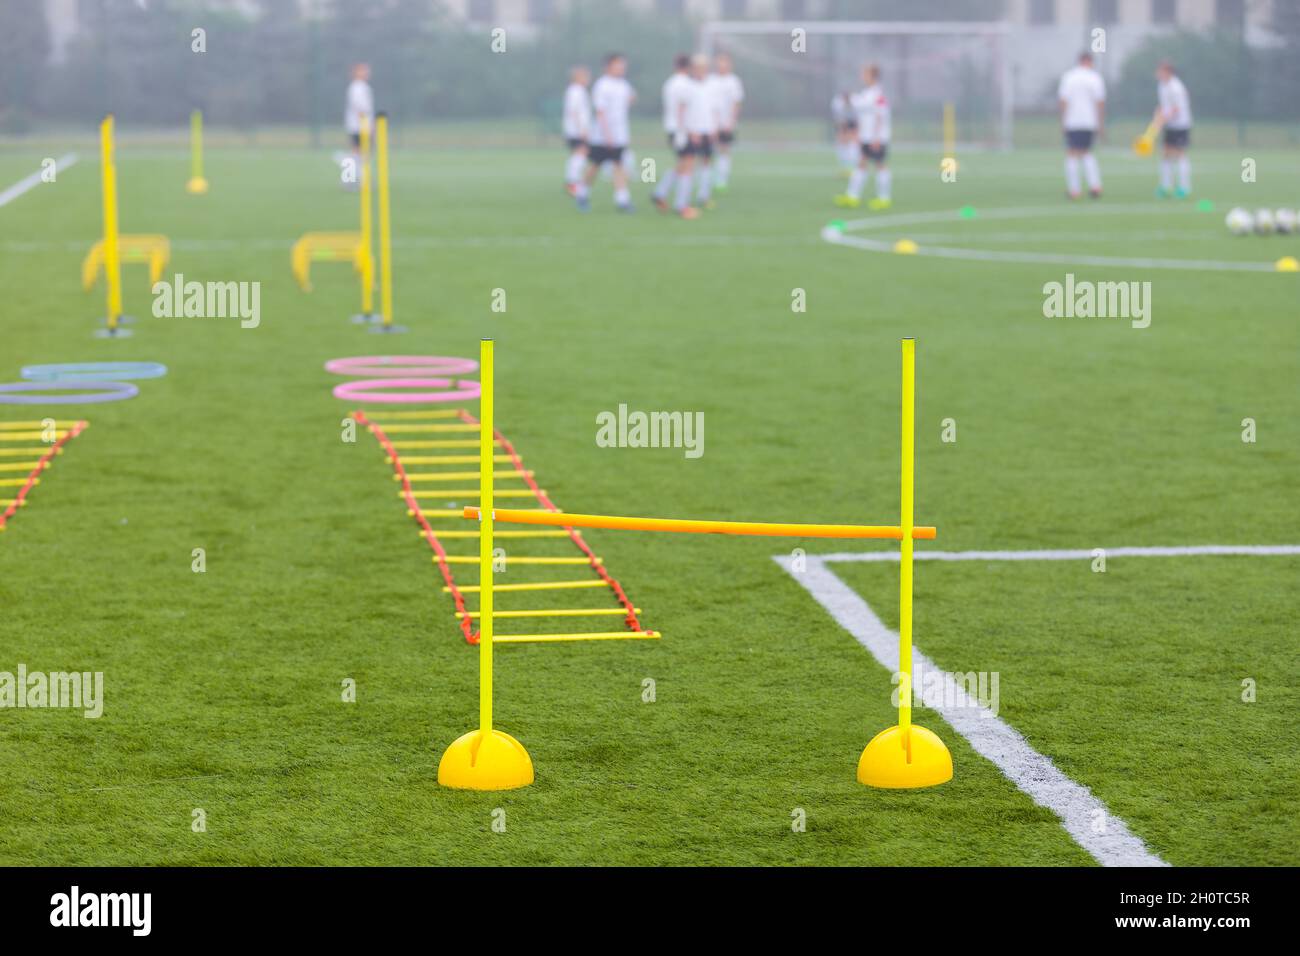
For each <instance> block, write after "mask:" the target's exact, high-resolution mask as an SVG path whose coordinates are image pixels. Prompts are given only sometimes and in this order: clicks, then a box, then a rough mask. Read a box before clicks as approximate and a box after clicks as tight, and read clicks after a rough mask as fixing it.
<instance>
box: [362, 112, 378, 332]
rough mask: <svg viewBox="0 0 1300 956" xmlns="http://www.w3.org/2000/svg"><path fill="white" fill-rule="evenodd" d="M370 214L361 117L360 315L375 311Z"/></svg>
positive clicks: (366, 135)
mask: <svg viewBox="0 0 1300 956" xmlns="http://www.w3.org/2000/svg"><path fill="white" fill-rule="evenodd" d="M370 220H371V215H370V119H369V118H368V117H365V116H363V117H362V118H361V315H362V317H363V318H365V319H367V320H369V319H370V318H371V317H373V315H374V313H375V246H374V239H373V237H372V235H371V223H370Z"/></svg>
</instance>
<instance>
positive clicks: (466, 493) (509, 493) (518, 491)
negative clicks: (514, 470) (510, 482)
mask: <svg viewBox="0 0 1300 956" xmlns="http://www.w3.org/2000/svg"><path fill="white" fill-rule="evenodd" d="M542 494H546V489H545V488H543V489H542ZM411 495H412V496H413V497H416V498H445V499H447V500H452V499H454V498H477V497H478V489H477V488H468V489H467V488H456V489H446V488H421V489H419V490H414V489H413V490H412V491H411ZM397 497H399V498H405V497H406V492H405V491H399V492H398V493H397ZM496 497H498V498H531V497H533V492H532V489H531V488H510V489H507V490H505V491H498V492H496ZM457 514H458V515H459V512H457Z"/></svg>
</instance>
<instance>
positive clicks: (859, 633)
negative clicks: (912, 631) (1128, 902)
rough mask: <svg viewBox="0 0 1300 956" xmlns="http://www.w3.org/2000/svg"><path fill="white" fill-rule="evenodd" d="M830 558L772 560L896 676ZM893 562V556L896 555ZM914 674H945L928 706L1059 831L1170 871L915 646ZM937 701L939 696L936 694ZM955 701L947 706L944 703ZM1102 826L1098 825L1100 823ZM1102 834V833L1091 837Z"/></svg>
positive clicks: (892, 647) (1102, 858) (869, 614)
mask: <svg viewBox="0 0 1300 956" xmlns="http://www.w3.org/2000/svg"><path fill="white" fill-rule="evenodd" d="M828 557H830V558H833V557H834V556H814V555H809V556H808V557H807V558H805V559H804V560H805V561H806V566H805V568H804V570H803V571H800V572H797V573H796V572H795V571H794V570H793V568H792V564H793V561H794V559H793V558H792V557H791V556H789V555H776V556H775V557H774V559H773V560H775V561H776V563H777V564H779V565H781V567H783V568H785V570H786V571H787V572H789V573H790V576H791V577H793V578H794V579H795V580H796V581H798V582H799V583H800V584H801V585H803V587H804V588H806V589H807V591H808V593H809V594H811V595H812V596H813V597H814V598H815V599H816V600H817V602H818V603H819V604H821V605H822V607H824V608H826V610H827V611H828V612H830V615H831V617H833V618H834V619H835V621H836V623H838V624H839V625H840V626H841V627H843V628H844V629H845V630H846V631H848V632H849V633H850V634H852V635H853V636H854V638H856V639H857V641H858V643H859V644H861V645H862V646H863V647H865V648H866V649H867V650H868V651H870V652H871V656H872V657H874V658H875V659H876V660H877V661H878V662H879V663H880V665H881V666H882V667H884V668H885V670H887V671H889V673H891V674H895V673H897V672H898V634H897V633H895V632H893V631H890V630H889V629H888V628H887V627H885V625H884V623H883V622H882V621H881V620H880V618H878V617H877V616H876V614H875V612H874V611H872V610H871V608H870V606H868V604H867V602H866V601H864V600H863V599H862V597H861V596H860V595H859V594H858V593H857V592H856V591H854V590H853V589H852V588H850V587H849V586H848V585H847V584H845V583H844V582H843V581H841V580H840V579H839V578H838V577H837V576H836V575H835V572H833V571H832V570H831V569H830V568H829V567H827V563H828ZM895 557H897V555H895ZM912 662H913V666H914V667H920V668H923V669H924V671H925V672H926V673H927V674H938V673H943V674H944V678H943V680H944V687H943V696H942V699H941V700H936V701H934V702H932V703H929V704H928V706H930V707H931V709H933V710H935V711H936V712H937V713H938V714H939V715H940V716H942V717H943V719H944V720H946V721H947V722H948V724H949V725H950V726H951V727H952V728H953V730H955V731H957V733H959V734H961V735H962V736H963V737H965V738H966V740H967V741H968V742H969V743H970V745H971V747H972V748H973V749H974V750H975V752H976V753H978V754H979V755H980V756H982V757H984V758H985V759H986V760H988V761H990V762H991V763H993V765H994V766H996V767H997V768H998V769H999V770H1000V771H1002V773H1003V774H1004V775H1005V776H1006V777H1007V779H1009V780H1010V781H1011V782H1012V783H1014V784H1015V785H1016V786H1017V787H1018V788H1020V789H1021V790H1022V791H1024V792H1025V793H1026V794H1027V795H1028V796H1029V798H1030V799H1031V800H1033V801H1034V802H1035V803H1037V804H1038V805H1039V806H1042V807H1046V808H1047V809H1048V810H1051V811H1052V812H1053V813H1055V814H1056V815H1057V816H1058V817H1060V818H1061V825H1062V826H1064V827H1065V830H1066V832H1067V833H1069V834H1070V836H1071V837H1073V838H1074V841H1075V842H1076V843H1078V844H1079V845H1080V846H1081V847H1083V848H1084V849H1085V850H1087V851H1088V852H1089V853H1090V854H1092V856H1093V857H1094V858H1095V859H1096V860H1097V862H1098V863H1100V864H1102V865H1103V866H1168V864H1167V863H1165V862H1164V861H1163V860H1162V859H1160V857H1158V856H1156V855H1155V854H1154V853H1152V852H1151V850H1150V849H1148V848H1147V845H1146V844H1145V843H1143V842H1142V841H1141V840H1140V839H1139V838H1138V837H1136V836H1135V835H1134V834H1133V833H1132V832H1130V830H1129V828H1128V826H1127V825H1126V824H1125V823H1124V821H1123V820H1121V819H1119V818H1118V817H1116V816H1113V815H1112V814H1111V813H1110V812H1109V811H1108V810H1107V809H1106V806H1105V804H1103V803H1102V802H1101V801H1100V800H1098V799H1097V798H1096V797H1095V796H1093V794H1092V791H1091V790H1089V789H1088V788H1087V787H1085V786H1083V785H1082V784H1079V783H1076V782H1075V781H1073V780H1071V779H1070V778H1069V777H1067V776H1066V775H1065V774H1063V773H1062V772H1061V771H1060V770H1059V769H1057V767H1056V765H1055V764H1054V763H1052V761H1051V760H1049V759H1048V758H1047V757H1045V756H1043V755H1042V754H1040V753H1039V752H1038V751H1036V750H1035V749H1034V748H1033V747H1031V746H1030V745H1029V743H1028V742H1027V741H1026V740H1025V738H1024V737H1022V736H1020V734H1019V733H1017V732H1016V731H1015V730H1013V729H1012V728H1011V727H1010V726H1009V725H1008V724H1006V723H1005V722H1003V721H1002V720H1001V719H999V718H998V717H996V716H994V714H993V713H992V711H990V710H988V709H987V708H986V707H984V706H982V705H981V704H979V703H978V702H977V701H974V700H972V699H971V698H970V697H969V696H968V695H967V694H966V692H965V690H964V689H963V688H962V687H961V686H960V685H959V684H958V683H957V682H956V681H955V680H954V679H953V677H952V675H951V674H948V673H946V672H942V671H941V669H940V668H939V666H938V665H936V664H935V663H934V662H933V661H931V660H930V659H929V658H928V657H926V656H925V655H924V654H923V653H921V651H920V650H919V649H918V648H917V647H916V646H915V645H913V647H912ZM936 696H937V695H936ZM947 701H952V705H949V704H947V703H946V702H947ZM1099 822H1100V823H1103V824H1104V825H1103V826H1098V824H1099ZM1098 829H1100V830H1101V831H1102V832H1100V833H1098V832H1096V831H1097V830H1098Z"/></svg>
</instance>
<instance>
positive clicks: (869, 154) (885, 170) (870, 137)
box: [835, 63, 893, 209]
mask: <svg viewBox="0 0 1300 956" xmlns="http://www.w3.org/2000/svg"><path fill="white" fill-rule="evenodd" d="M862 82H863V83H864V84H865V88H864V89H862V90H861V91H860V92H858V93H855V94H854V95H853V99H852V103H853V109H854V112H856V113H857V116H858V143H859V152H860V154H861V155H860V156H859V157H858V165H857V168H855V169H854V170H853V172H852V173H851V174H850V175H849V186H848V189H847V190H846V191H845V193H844V195H842V196H836V197H835V202H836V203H837V204H838V205H841V206H848V207H850V208H856V207H857V206H859V205H861V204H862V187H863V186H864V185H865V184H866V181H867V163H868V162H870V163H872V164H874V165H875V167H876V196H875V198H874V199H872V200H871V202H870V203H869V204H868V205H870V206H871V208H872V209H888V208H889V207H890V205H891V204H892V203H893V200H892V199H891V198H890V185H891V176H890V172H889V166H888V164H887V161H888V159H889V138H890V136H891V135H892V132H893V129H892V127H893V122H892V114H891V110H890V106H889V97H887V96H886V95H885V90H884V88H883V87H882V86H881V85H880V67H878V66H876V65H875V64H874V63H871V64H868V65H867V66H865V67H864V68H863V70H862Z"/></svg>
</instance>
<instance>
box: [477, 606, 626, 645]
mask: <svg viewBox="0 0 1300 956" xmlns="http://www.w3.org/2000/svg"><path fill="white" fill-rule="evenodd" d="M633 613H635V614H640V613H641V609H640V608H639V607H638V608H634V609H633ZM606 614H619V615H623V614H627V608H622V607H573V608H562V609H558V610H554V611H546V610H531V611H495V610H494V611H493V612H492V615H493V616H494V617H599V616H602V615H606ZM478 616H479V612H478V611H469V612H468V613H466V612H464V611H457V612H456V617H458V618H466V617H468V618H476V617H478ZM498 640H500V638H498Z"/></svg>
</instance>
